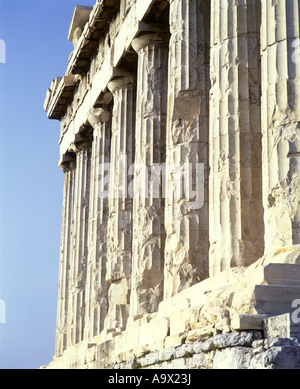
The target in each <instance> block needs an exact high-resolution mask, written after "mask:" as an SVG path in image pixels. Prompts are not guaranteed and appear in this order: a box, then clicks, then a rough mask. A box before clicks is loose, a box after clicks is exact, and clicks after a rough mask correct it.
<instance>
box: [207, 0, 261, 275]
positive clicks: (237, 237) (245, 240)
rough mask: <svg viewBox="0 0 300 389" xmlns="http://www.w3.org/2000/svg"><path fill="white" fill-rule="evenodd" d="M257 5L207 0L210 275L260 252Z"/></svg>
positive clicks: (253, 258)
mask: <svg viewBox="0 0 300 389" xmlns="http://www.w3.org/2000/svg"><path fill="white" fill-rule="evenodd" d="M260 3H261V2H260V1H259V0H245V1H235V0H214V1H212V9H211V74H210V75H211V94H210V168H211V172H210V184H209V188H210V275H214V274H216V273H218V272H220V271H223V270H226V269H228V268H230V267H232V266H247V265H249V264H251V263H253V262H254V261H256V260H257V259H258V258H260V257H261V256H262V254H263V248H264V245H263V210H262V194H261V181H262V178H261V177H262V174H261V130H260V63H259V55H258V53H259V42H260V40H259V28H260Z"/></svg>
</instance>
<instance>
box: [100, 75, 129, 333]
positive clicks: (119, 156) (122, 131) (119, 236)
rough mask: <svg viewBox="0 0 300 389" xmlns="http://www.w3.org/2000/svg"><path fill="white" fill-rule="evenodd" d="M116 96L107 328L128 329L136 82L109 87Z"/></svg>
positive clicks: (120, 81)
mask: <svg viewBox="0 0 300 389" xmlns="http://www.w3.org/2000/svg"><path fill="white" fill-rule="evenodd" d="M108 88H109V90H110V91H111V92H112V94H113V113H112V128H111V131H112V136H111V158H110V163H111V167H110V186H109V220H108V232H107V242H108V245H107V255H108V262H107V273H106V279H107V282H109V283H110V287H109V309H108V314H107V318H106V321H105V328H106V329H110V328H114V329H118V328H125V325H126V322H127V318H128V315H129V303H130V290H131V249H132V197H130V196H129V193H128V169H129V167H130V165H132V163H133V161H134V134H135V96H136V94H135V80H134V78H133V77H131V76H126V77H118V78H116V79H114V80H113V81H111V82H110V83H109V84H108Z"/></svg>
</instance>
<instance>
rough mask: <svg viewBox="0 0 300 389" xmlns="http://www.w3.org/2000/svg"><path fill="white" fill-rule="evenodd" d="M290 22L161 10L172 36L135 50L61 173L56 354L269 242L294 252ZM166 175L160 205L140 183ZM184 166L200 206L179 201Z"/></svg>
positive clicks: (256, 4) (294, 33) (294, 10)
mask: <svg viewBox="0 0 300 389" xmlns="http://www.w3.org/2000/svg"><path fill="white" fill-rule="evenodd" d="M298 11H299V1H298V0H291V1H283V2H279V3H278V4H277V3H276V4H275V3H274V2H273V1H272V0H266V1H264V2H261V1H258V0H244V1H236V0H213V1H207V0H201V1H199V0H170V37H169V34H167V33H162V32H160V33H157V32H149V33H147V34H143V35H141V36H139V37H137V38H135V39H134V41H133V42H132V47H133V49H134V50H135V51H136V52H137V55H138V72H137V77H136V76H135V75H132V74H128V73H127V72H124V73H123V75H122V76H118V77H116V78H114V79H112V80H111V82H110V83H109V84H108V89H109V91H110V92H111V94H112V97H113V107H112V110H111V109H110V107H107V106H104V105H103V106H102V107H101V108H94V109H92V111H91V112H90V115H89V118H88V123H89V125H90V126H91V128H92V131H93V136H92V137H91V136H87V135H84V134H82V135H79V137H78V138H77V139H76V140H75V142H74V145H73V147H72V148H71V150H70V152H69V153H68V155H66V156H65V159H64V160H63V161H62V168H63V170H64V172H65V189H64V205H63V219H62V239H61V257H60V279H59V298H58V315H57V317H58V319H57V341H56V355H59V354H61V353H62V352H63V350H64V349H65V348H67V347H68V346H70V345H72V344H75V343H78V342H80V341H81V340H82V339H84V338H89V337H92V336H95V335H98V334H99V333H100V332H101V331H102V330H104V329H106V330H109V329H120V330H122V329H124V328H125V327H126V323H127V321H128V318H129V317H130V316H136V315H142V314H146V313H152V312H155V311H156V310H157V309H158V305H159V303H160V302H161V301H162V300H163V299H166V298H169V297H171V296H173V295H175V294H176V293H178V292H180V291H181V290H183V289H184V288H187V287H189V286H192V285H193V284H195V283H197V282H200V281H202V280H203V279H205V278H207V277H209V276H212V275H214V274H217V273H218V272H220V271H223V270H226V269H229V268H230V267H232V266H248V265H249V264H251V263H253V262H254V261H255V260H257V259H258V258H259V257H260V256H262V255H263V253H264V250H268V249H270V248H271V247H274V243H275V246H279V247H282V246H284V245H288V244H297V243H300V232H299V231H300V216H299V215H300V207H299V201H300V200H299V199H300V194H299V191H300V183H299V177H300V174H299V155H300V154H299V153H300V150H299V133H298V131H299V129H298V123H299V120H300V119H299V118H298V116H299V112H300V110H299V107H298V104H299V98H298V95H299V91H298V88H299V85H300V83H299V79H298V78H299V74H300V69H299V65H298V63H294V62H293V59H292V56H291V48H292V40H293V39H295V38H296V37H299V12H298ZM290 15H293V17H292V18H293V19H292V20H291V16H290ZM209 20H210V22H209ZM209 26H210V27H209ZM273 30H274V31H275V34H273ZM298 62H299V61H298ZM120 74H121V70H120ZM261 107H262V108H263V109H262V113H261ZM75 156H76V158H75ZM75 159H76V161H75ZM108 163H110V166H111V167H112V166H113V167H114V169H111V170H110V172H108V171H107V170H106V169H105V164H108ZM133 163H134V170H133V171H132V172H131V174H132V175H133V178H134V191H135V196H134V198H132V197H131V196H130V195H129V194H128V193H127V189H128V176H127V172H128V168H129V166H130V165H131V164H133ZM164 163H166V166H167V167H168V166H171V168H169V170H167V177H166V180H165V182H166V184H165V186H167V188H166V189H167V192H165V196H164V195H163V182H162V181H163V180H162V177H158V178H157V179H158V181H159V191H160V194H159V196H157V193H156V194H155V195H154V192H153V190H154V189H153V188H154V182H153V181H152V182H151V184H150V185H149V186H147V187H145V181H144V180H143V177H145V176H148V177H149V176H151V169H152V167H153V166H155V165H161V164H164ZM186 163H187V164H190V166H191V167H192V173H193V174H192V181H193V182H192V186H193V188H194V187H195V180H197V175H199V171H198V170H197V165H199V164H203V165H204V172H203V173H204V174H203V181H202V188H200V189H203V201H202V204H201V207H195V206H191V204H193V203H192V200H193V199H191V198H189V196H187V195H186V194H185V193H181V194H182V196H181V197H180V198H178V196H177V195H176V190H175V187H176V185H177V183H176V174H177V172H176V169H175V168H173V167H174V166H183V165H184V164H186ZM100 167H101V169H102V170H101V171H100V170H99V169H100ZM143 169H144V170H143ZM172 169H173V170H172ZM174 169H175V170H174ZM145 173H146V174H145ZM108 174H109V176H108ZM100 178H102V179H100ZM104 178H106V179H104ZM99 183H102V184H101V185H102V187H101V186H100V185H99ZM108 183H109V186H108ZM147 183H148V181H147ZM147 185H148V184H147ZM196 190H199V187H197V186H196ZM107 191H108V192H109V196H101V193H103V192H107ZM145 191H146V192H147V196H145ZM166 193H167V194H166ZM176 196H177V197H176ZM262 205H264V208H263V206H262ZM278 210H279V213H278ZM280 212H281V213H280ZM280 215H281V216H280ZM282 218H283V220H284V222H285V227H286V228H281V227H280V226H279V228H278V224H279V222H280V221H281V220H282ZM276 223H277V225H276ZM274 224H275V225H274ZM276 226H277V228H276ZM264 235H265V237H264Z"/></svg>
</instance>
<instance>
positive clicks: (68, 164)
mask: <svg viewBox="0 0 300 389" xmlns="http://www.w3.org/2000/svg"><path fill="white" fill-rule="evenodd" d="M58 166H59V168H60V169H61V170H62V171H63V172H64V173H67V172H68V171H70V170H72V169H74V168H75V166H76V154H75V153H74V152H69V151H67V152H66V153H65V154H63V155H62V156H61V158H60V160H59V162H58Z"/></svg>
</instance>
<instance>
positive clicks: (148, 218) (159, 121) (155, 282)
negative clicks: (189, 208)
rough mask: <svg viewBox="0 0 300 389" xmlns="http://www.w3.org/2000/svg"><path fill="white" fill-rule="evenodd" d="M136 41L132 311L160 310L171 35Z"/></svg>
mask: <svg viewBox="0 0 300 389" xmlns="http://www.w3.org/2000/svg"><path fill="white" fill-rule="evenodd" d="M165 35H166V34H165ZM132 47H133V48H134V50H135V51H136V52H137V53H138V79H137V103H136V106H137V112H136V113H137V114H136V136H135V139H136V142H135V172H134V173H135V175H134V188H135V193H134V200H133V226H134V227H133V242H132V287H131V300H130V314H131V315H139V314H144V313H147V312H148V313H151V312H155V311H157V309H158V304H159V302H160V301H162V299H163V282H164V242H165V227H164V198H163V195H164V194H163V191H162V172H161V171H160V169H161V167H162V165H161V164H162V163H165V156H166V151H165V148H166V120H167V89H168V88H167V74H168V36H166V37H164V36H163V35H162V34H158V33H156V34H155V33H153V34H144V35H142V36H139V37H138V38H135V39H134V40H133V42H132Z"/></svg>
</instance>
